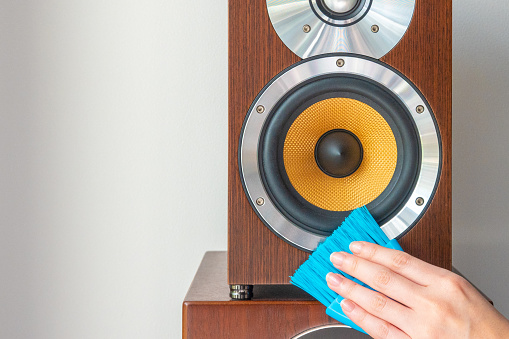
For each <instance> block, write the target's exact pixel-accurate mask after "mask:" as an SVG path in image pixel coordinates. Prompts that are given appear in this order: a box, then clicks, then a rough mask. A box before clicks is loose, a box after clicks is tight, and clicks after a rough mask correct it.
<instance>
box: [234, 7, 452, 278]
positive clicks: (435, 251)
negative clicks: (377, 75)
mask: <svg viewBox="0 0 509 339" xmlns="http://www.w3.org/2000/svg"><path fill="white" fill-rule="evenodd" d="M451 21H452V3H451V0H445V1H444V0H420V1H416V8H415V13H414V17H413V20H412V23H411V24H410V27H409V29H408V31H407V33H406V34H405V36H404V37H403V39H402V40H401V42H400V43H399V44H398V45H397V46H396V47H395V48H394V49H393V50H392V51H391V52H389V53H388V54H387V55H386V56H385V57H383V58H382V59H381V60H382V61H384V62H386V63H388V64H389V65H391V66H393V67H395V68H396V69H398V70H399V71H400V72H402V73H403V74H405V75H406V76H407V77H408V78H409V79H410V80H411V81H412V82H413V83H414V84H416V85H417V87H418V88H419V89H420V90H421V92H422V93H423V94H424V95H425V96H426V98H427V100H428V102H429V103H430V105H431V107H432V109H433V111H434V113H435V116H436V118H437V121H438V125H439V128H440V132H441V136H442V147H443V164H442V175H441V178H440V184H439V187H438V190H437V192H436V194H435V198H434V200H433V202H432V204H431V206H430V208H429V209H428V211H427V213H426V214H425V216H424V217H423V218H422V219H421V220H420V221H419V223H418V224H417V225H416V226H415V227H414V228H413V229H412V230H411V231H410V232H409V233H408V234H407V235H405V236H404V237H403V238H402V239H401V240H400V243H401V245H402V247H403V248H404V249H405V251H406V252H408V253H410V254H412V255H414V256H417V257H419V258H421V259H423V260H426V261H428V262H430V263H433V264H435V265H438V266H441V267H444V268H447V269H451V261H452V255H451V247H452V246H451V140H452V138H451V130H452V129H451V107H452V99H451V95H452V63H451V58H452V42H451V40H452V36H451V32H452V27H451ZM299 60H300V58H298V57H297V56H296V55H295V54H293V53H292V52H291V51H290V50H289V49H288V48H287V47H286V46H285V45H284V44H283V43H282V42H281V40H280V39H279V38H278V36H277V34H276V33H275V31H274V30H273V28H272V25H271V23H270V20H269V17H268V15H267V10H266V1H265V0H256V1H250V2H249V4H248V3H247V2H246V1H243V0H229V107H228V111H229V120H228V121H229V122H228V131H229V133H228V157H229V160H228V164H229V165H228V250H229V257H228V265H229V270H228V281H229V283H230V284H287V283H288V280H289V279H288V277H289V276H290V275H292V274H293V273H294V271H295V269H296V268H297V267H298V266H299V265H300V264H301V263H302V262H303V261H305V260H306V259H307V257H308V254H307V253H305V252H303V251H300V250H298V249H296V248H295V247H292V246H290V245H288V244H287V243H285V242H284V241H282V240H281V239H279V238H278V237H277V236H275V235H274V234H273V233H272V232H271V231H270V230H269V229H268V228H267V227H266V226H265V225H264V224H263V223H262V222H261V220H260V219H259V218H258V217H257V216H256V214H255V213H254V211H253V210H252V208H251V206H250V204H249V202H248V200H247V198H246V196H245V193H244V191H243V188H242V184H241V181H240V176H239V169H238V164H237V160H238V159H237V148H238V141H239V136H240V131H241V128H242V123H243V121H244V118H245V116H246V113H247V110H248V109H249V107H250V105H251V103H252V101H253V100H254V98H255V97H256V95H257V94H258V92H259V91H260V90H261V89H262V88H263V87H264V86H265V84H267V83H268V82H269V80H270V79H271V78H272V77H274V76H275V75H276V74H277V73H279V72H280V71H282V70H283V69H285V68H286V67H288V66H290V65H292V64H293V63H295V62H297V61H299Z"/></svg>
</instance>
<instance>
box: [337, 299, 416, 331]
mask: <svg viewBox="0 0 509 339" xmlns="http://www.w3.org/2000/svg"><path fill="white" fill-rule="evenodd" d="M341 308H342V309H343V312H344V313H345V315H347V316H348V318H350V320H352V321H353V322H354V323H355V324H357V325H358V326H360V327H362V329H363V330H364V331H366V333H367V334H369V335H370V336H372V337H373V338H375V339H388V338H390V339H408V338H410V337H409V336H408V335H407V334H406V333H405V332H403V331H402V330H400V329H399V328H397V327H395V326H394V325H392V324H389V323H388V322H387V321H384V320H382V319H380V318H377V317H375V316H374V315H372V314H370V313H369V312H366V310H364V309H363V308H362V307H360V306H359V305H356V304H355V303H354V302H353V301H351V300H348V299H344V300H343V301H342V302H341Z"/></svg>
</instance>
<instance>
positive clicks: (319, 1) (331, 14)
mask: <svg viewBox="0 0 509 339" xmlns="http://www.w3.org/2000/svg"><path fill="white" fill-rule="evenodd" d="M366 1H368V2H369V6H368V8H367V10H366V12H365V13H364V14H363V15H362V16H361V17H360V18H358V19H357V20H355V21H353V22H349V23H347V24H337V23H332V22H329V21H327V20H324V19H323V18H322V17H321V16H320V15H319V14H318V13H317V12H316V8H315V6H313V2H312V0H309V6H310V7H311V10H312V11H313V12H314V13H315V15H316V16H317V17H318V18H319V19H320V20H322V21H323V22H325V23H326V24H328V25H331V26H336V27H347V26H351V25H355V24H356V23H357V22H359V21H361V20H362V19H363V18H364V17H365V16H366V14H368V12H369V10H370V9H371V2H372V0H360V1H359V2H358V3H357V5H356V6H355V7H354V8H353V9H352V10H350V11H348V12H346V13H342V14H338V13H336V12H333V11H332V10H330V9H329V8H328V7H327V6H326V5H325V4H324V3H323V0H316V6H317V7H318V9H319V10H320V11H321V12H322V13H323V14H324V15H326V16H328V17H329V18H331V19H334V20H348V19H351V18H354V17H355V16H356V15H357V14H359V12H360V11H362V9H363V8H364V4H365V3H366Z"/></svg>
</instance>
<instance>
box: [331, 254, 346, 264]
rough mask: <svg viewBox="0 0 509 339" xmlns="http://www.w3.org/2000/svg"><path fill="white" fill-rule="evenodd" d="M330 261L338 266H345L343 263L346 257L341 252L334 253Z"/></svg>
mask: <svg viewBox="0 0 509 339" xmlns="http://www.w3.org/2000/svg"><path fill="white" fill-rule="evenodd" d="M330 261H332V263H333V264H334V265H336V266H341V265H343V261H345V255H344V254H343V253H341V252H335V253H332V254H331V256H330Z"/></svg>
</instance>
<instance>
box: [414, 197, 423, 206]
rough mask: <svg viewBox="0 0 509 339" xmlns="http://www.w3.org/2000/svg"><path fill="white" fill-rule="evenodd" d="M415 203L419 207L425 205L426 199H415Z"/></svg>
mask: <svg viewBox="0 0 509 339" xmlns="http://www.w3.org/2000/svg"><path fill="white" fill-rule="evenodd" d="M415 203H416V204H417V206H422V205H424V198H421V197H419V198H417V199H415Z"/></svg>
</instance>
